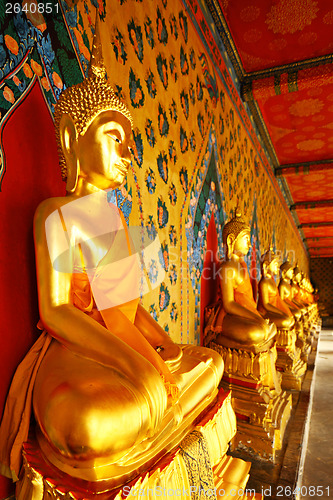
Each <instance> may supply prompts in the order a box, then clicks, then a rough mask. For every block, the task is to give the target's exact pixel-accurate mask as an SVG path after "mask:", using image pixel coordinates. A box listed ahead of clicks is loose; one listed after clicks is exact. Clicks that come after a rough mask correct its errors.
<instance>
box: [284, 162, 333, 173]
mask: <svg viewBox="0 0 333 500" xmlns="http://www.w3.org/2000/svg"><path fill="white" fill-rule="evenodd" d="M330 169H333V160H322V161H320V162H313V161H309V162H305V163H290V164H289V165H280V166H279V167H276V169H275V175H276V177H281V176H283V175H286V174H305V175H307V174H309V173H311V172H322V171H325V172H327V170H330Z"/></svg>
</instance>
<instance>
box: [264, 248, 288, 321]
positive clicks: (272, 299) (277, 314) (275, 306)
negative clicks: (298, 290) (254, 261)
mask: <svg viewBox="0 0 333 500" xmlns="http://www.w3.org/2000/svg"><path fill="white" fill-rule="evenodd" d="M278 272H279V260H278V257H277V255H276V254H275V253H274V251H273V249H269V250H268V251H267V252H265V253H264V254H263V255H262V256H261V274H262V277H261V280H260V281H259V299H258V311H259V312H260V313H261V314H262V315H263V316H264V317H265V318H268V319H269V320H270V321H272V322H273V323H275V325H276V327H277V328H285V329H287V328H292V327H293V326H294V323H295V320H294V318H293V315H292V313H291V311H290V309H289V307H288V306H287V304H286V303H285V302H284V301H283V300H282V299H281V297H280V294H279V290H278V287H277V285H276V282H275V279H274V277H275V276H277V274H278Z"/></svg>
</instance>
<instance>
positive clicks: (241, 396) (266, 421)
mask: <svg viewBox="0 0 333 500" xmlns="http://www.w3.org/2000/svg"><path fill="white" fill-rule="evenodd" d="M210 347H211V348H212V349H215V350H216V351H217V352H219V353H220V355H221V356H222V357H223V359H224V362H225V369H224V375H223V379H222V383H221V385H222V387H223V388H225V389H231V391H232V405H233V408H234V410H235V413H236V417H237V434H236V436H235V437H234V439H233V440H232V447H233V448H234V449H236V448H239V449H242V448H245V449H247V450H248V451H251V452H252V453H254V454H257V455H259V456H261V457H262V458H265V459H267V460H271V461H274V460H275V456H276V452H277V451H278V450H280V449H281V447H282V442H283V437H284V433H285V428H286V425H287V423H288V420H289V417H290V413H291V409H292V397H291V395H290V394H287V393H286V392H284V391H282V390H281V385H280V380H281V374H279V373H278V372H277V370H276V367H275V361H276V358H277V355H276V348H275V347H273V348H272V349H270V350H269V351H265V352H262V353H258V354H253V353H251V352H248V351H243V350H240V349H230V348H226V347H223V346H220V345H218V344H215V343H214V342H212V343H211V344H210Z"/></svg>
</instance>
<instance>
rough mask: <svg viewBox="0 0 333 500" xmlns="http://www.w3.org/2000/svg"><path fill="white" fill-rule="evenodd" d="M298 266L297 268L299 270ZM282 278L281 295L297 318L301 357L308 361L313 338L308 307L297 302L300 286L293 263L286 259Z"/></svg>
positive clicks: (280, 283) (282, 269) (282, 266)
mask: <svg viewBox="0 0 333 500" xmlns="http://www.w3.org/2000/svg"><path fill="white" fill-rule="evenodd" d="M297 269H298V268H297V266H296V270H297ZM280 271H281V278H280V282H279V285H278V288H279V292H280V297H281V299H282V300H283V301H284V302H285V303H286V304H287V306H288V307H289V309H290V311H291V313H292V314H293V316H294V318H295V330H296V337H297V340H296V346H297V347H300V348H301V351H302V355H301V358H302V359H303V360H304V361H305V362H307V360H308V357H309V354H310V352H311V345H312V343H311V340H310V339H309V335H308V332H307V321H306V312H307V310H306V308H305V307H304V305H302V304H301V303H299V302H297V301H296V300H295V299H294V297H295V296H296V294H298V287H297V286H296V285H295V280H294V273H295V269H294V267H293V265H292V264H291V263H290V262H289V261H288V260H286V261H285V262H283V264H281V266H280Z"/></svg>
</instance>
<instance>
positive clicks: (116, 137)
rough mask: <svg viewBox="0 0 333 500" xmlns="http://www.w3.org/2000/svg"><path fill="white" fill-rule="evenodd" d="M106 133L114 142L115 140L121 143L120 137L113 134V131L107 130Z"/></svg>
mask: <svg viewBox="0 0 333 500" xmlns="http://www.w3.org/2000/svg"><path fill="white" fill-rule="evenodd" d="M106 135H108V136H109V137H111V139H113V140H114V141H115V142H117V143H118V144H121V143H122V140H121V138H120V137H119V136H118V135H117V134H115V133H113V132H107V133H106Z"/></svg>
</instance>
